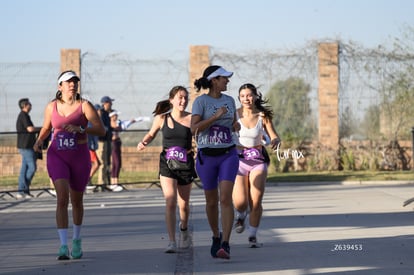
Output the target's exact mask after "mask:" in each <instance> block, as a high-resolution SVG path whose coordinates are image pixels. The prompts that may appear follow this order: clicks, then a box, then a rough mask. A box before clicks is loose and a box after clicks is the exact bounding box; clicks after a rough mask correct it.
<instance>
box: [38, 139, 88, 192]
mask: <svg viewBox="0 0 414 275" xmlns="http://www.w3.org/2000/svg"><path fill="white" fill-rule="evenodd" d="M46 164H47V171H48V173H49V177H50V178H51V179H52V181H53V182H55V181H56V180H58V179H67V180H69V185H70V188H72V189H73V190H76V191H79V192H83V191H85V187H86V185H87V184H88V180H89V173H90V171H91V156H90V154H89V148H88V144H87V143H85V144H78V145H77V148H76V149H74V150H58V149H57V146H56V140H54V141H52V143H51V144H50V146H49V149H48V150H47V161H46Z"/></svg>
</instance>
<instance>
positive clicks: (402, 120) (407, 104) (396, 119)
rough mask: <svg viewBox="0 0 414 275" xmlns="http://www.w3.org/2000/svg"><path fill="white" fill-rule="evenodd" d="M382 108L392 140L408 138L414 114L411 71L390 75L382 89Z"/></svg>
mask: <svg viewBox="0 0 414 275" xmlns="http://www.w3.org/2000/svg"><path fill="white" fill-rule="evenodd" d="M380 94H381V99H382V100H381V109H382V111H383V113H382V115H383V116H384V121H385V125H386V127H387V129H385V130H386V131H385V133H388V134H389V135H390V136H389V137H388V138H389V139H390V140H398V138H399V137H403V138H407V134H409V129H411V127H412V126H413V115H414V78H413V76H412V73H411V72H410V70H409V71H407V72H401V73H399V74H398V73H397V74H395V75H394V76H392V77H390V82H389V83H388V85H386V86H385V89H383V90H382V91H380Z"/></svg>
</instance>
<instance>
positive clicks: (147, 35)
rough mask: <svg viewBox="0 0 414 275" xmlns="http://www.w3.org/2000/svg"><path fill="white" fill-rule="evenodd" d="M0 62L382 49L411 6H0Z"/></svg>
mask: <svg viewBox="0 0 414 275" xmlns="http://www.w3.org/2000/svg"><path fill="white" fill-rule="evenodd" d="M1 4H2V7H1V17H0V23H1V24H0V33H1V37H2V38H1V40H2V42H1V43H0V62H31V61H45V62H50V61H51V62H58V61H59V58H60V56H59V55H60V49H61V48H80V49H81V50H82V52H87V51H92V52H95V53H97V54H101V55H104V56H105V55H109V54H113V53H128V54H129V55H131V56H133V57H136V58H165V57H172V56H175V57H180V56H187V55H188V52H189V46H190V45H210V46H212V47H215V48H219V49H221V50H225V51H231V50H233V51H237V52H243V51H249V50H256V49H273V50H275V49H286V48H289V47H301V46H303V45H304V44H305V43H306V42H308V41H310V40H317V39H319V40H320V39H341V40H345V41H348V40H352V41H355V42H358V43H360V44H362V45H364V46H366V47H375V46H377V45H379V44H387V43H388V42H389V41H390V38H392V37H398V36H400V35H401V32H402V30H403V29H404V26H405V25H409V26H414V16H413V15H412V12H413V11H414V1H410V0H347V1H336V0H285V1H281V0H256V1H251V0H210V1H196V0H176V1H169V0H151V1H139V0H116V1H115V0H100V1H97V0H71V1H59V0H58V1H56V0H36V1H31V0H3V1H1Z"/></svg>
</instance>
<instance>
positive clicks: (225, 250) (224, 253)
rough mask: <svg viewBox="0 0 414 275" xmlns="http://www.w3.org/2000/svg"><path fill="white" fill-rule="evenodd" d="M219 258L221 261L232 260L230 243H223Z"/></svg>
mask: <svg viewBox="0 0 414 275" xmlns="http://www.w3.org/2000/svg"><path fill="white" fill-rule="evenodd" d="M217 257H218V258H221V259H227V260H228V259H230V245H229V243H228V242H223V243H222V244H221V248H220V249H219V251H217Z"/></svg>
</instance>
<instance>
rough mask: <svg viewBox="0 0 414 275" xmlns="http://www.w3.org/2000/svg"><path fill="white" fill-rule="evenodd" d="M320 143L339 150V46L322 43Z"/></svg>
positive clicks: (319, 94)
mask: <svg viewBox="0 0 414 275" xmlns="http://www.w3.org/2000/svg"><path fill="white" fill-rule="evenodd" d="M318 59H319V65H318V71H319V88H318V96H319V142H320V143H321V144H323V145H325V146H327V147H328V148H331V149H334V150H337V149H338V148H339V118H338V116H339V100H338V95H339V45H338V43H321V44H319V48H318Z"/></svg>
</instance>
